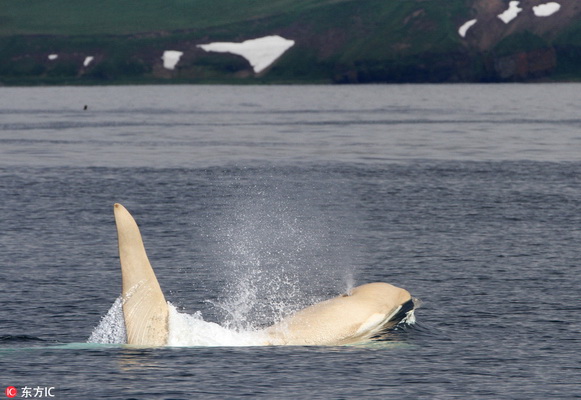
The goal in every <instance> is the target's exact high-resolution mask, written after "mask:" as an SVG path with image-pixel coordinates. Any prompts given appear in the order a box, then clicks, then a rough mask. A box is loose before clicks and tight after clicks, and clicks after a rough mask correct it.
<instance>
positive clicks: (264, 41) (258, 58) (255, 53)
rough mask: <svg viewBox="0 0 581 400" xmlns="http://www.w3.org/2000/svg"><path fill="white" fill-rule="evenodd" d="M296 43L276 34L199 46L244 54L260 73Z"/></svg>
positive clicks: (207, 49) (211, 49)
mask: <svg viewBox="0 0 581 400" xmlns="http://www.w3.org/2000/svg"><path fill="white" fill-rule="evenodd" d="M294 44H295V42H294V40H288V39H285V38H283V37H281V36H278V35H275V36H265V37H263V38H258V39H251V40H246V41H244V42H242V43H230V42H216V43H209V44H201V45H198V47H200V48H202V49H204V50H205V51H213V52H217V53H232V54H236V55H239V56H242V57H244V58H246V59H247V60H248V62H249V63H250V65H251V66H252V68H253V69H254V72H255V73H259V72H261V71H263V70H264V69H266V68H268V67H269V66H270V65H271V64H272V63H273V62H275V61H276V60H277V59H278V58H279V57H280V56H282V55H283V54H284V53H285V52H286V51H287V50H288V49H290V48H291V47H292V46H293V45H294Z"/></svg>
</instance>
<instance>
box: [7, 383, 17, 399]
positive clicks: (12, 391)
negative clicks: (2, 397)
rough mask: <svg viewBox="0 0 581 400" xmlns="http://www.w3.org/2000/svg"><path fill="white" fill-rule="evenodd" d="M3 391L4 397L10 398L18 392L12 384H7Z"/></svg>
mask: <svg viewBox="0 0 581 400" xmlns="http://www.w3.org/2000/svg"><path fill="white" fill-rule="evenodd" d="M4 392H5V393H6V397H10V398H13V397H16V395H17V394H18V390H17V389H16V388H15V387H14V386H8V387H7V388H6V390H5V391H4Z"/></svg>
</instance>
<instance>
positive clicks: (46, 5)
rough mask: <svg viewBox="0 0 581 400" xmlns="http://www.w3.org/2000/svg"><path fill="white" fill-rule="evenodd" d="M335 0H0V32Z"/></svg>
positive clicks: (219, 20) (193, 21) (108, 26)
mask: <svg viewBox="0 0 581 400" xmlns="http://www.w3.org/2000/svg"><path fill="white" fill-rule="evenodd" d="M340 2H341V1H337V0H246V1H240V0H219V1H217V0H98V1H96V0H26V1H14V0H2V1H1V2H0V36H8V35H29V34H34V35H37V34H46V35H103V34H109V35H126V34H134V33H141V32H154V31H173V30H182V29H206V28H211V27H217V26H222V25H229V24H233V23H239V22H242V21H252V20H255V19H259V18H267V17H271V16H275V15H280V14H288V15H293V14H295V13H297V12H302V11H305V10H308V9H311V8H316V7H320V6H324V5H326V4H329V3H340Z"/></svg>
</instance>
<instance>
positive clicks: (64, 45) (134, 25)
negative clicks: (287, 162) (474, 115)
mask: <svg viewBox="0 0 581 400" xmlns="http://www.w3.org/2000/svg"><path fill="white" fill-rule="evenodd" d="M472 2H473V0H449V1H447V2H445V4H443V3H442V2H439V1H433V0H432V1H426V0H244V1H240V0H98V1H96V0H26V1H15V0H0V76H2V75H4V76H15V77H18V76H20V77H24V76H29V75H30V76H32V75H34V74H36V75H42V76H45V77H46V76H48V77H49V78H50V77H59V76H66V77H67V79H72V80H74V79H76V78H75V76H76V74H77V72H75V67H74V65H75V64H76V65H78V64H79V61H78V60H69V64H70V65H68V66H67V65H64V64H65V60H64V59H59V63H62V65H59V67H58V68H56V69H55V68H54V65H56V64H57V63H52V64H50V65H49V64H47V62H46V54H47V52H49V53H50V52H55V53H59V54H61V53H66V52H68V53H69V54H78V57H81V56H82V55H88V54H94V53H98V52H99V51H100V52H101V53H102V55H103V57H102V61H99V60H98V61H96V62H95V65H93V66H92V68H94V69H96V70H95V71H93V72H94V73H93V75H92V76H93V77H95V76H101V77H103V76H104V77H106V78H107V79H113V80H119V79H120V77H121V78H122V77H126V78H127V77H130V76H138V75H143V76H146V77H148V76H149V77H152V76H153V75H152V67H151V65H152V63H154V62H156V60H158V59H159V54H160V52H161V51H162V50H164V49H169V48H172V49H178V50H182V51H185V52H186V53H188V52H191V51H192V49H193V48H195V44H196V43H201V42H206V41H221V40H227V41H239V40H244V39H248V38H252V37H258V36H263V35H268V34H281V35H282V36H285V37H288V38H292V39H295V40H296V43H297V44H296V45H295V47H293V48H292V49H291V50H290V51H289V52H287V53H286V54H285V56H284V57H283V58H282V59H281V60H279V62H277V64H276V65H275V66H274V68H272V70H271V71H270V72H269V73H268V74H267V76H266V77H265V78H264V79H266V80H269V79H270V80H277V81H285V80H288V81H293V80H300V81H329V80H332V79H338V80H341V78H337V77H338V76H339V77H340V76H341V74H346V75H348V74H349V73H352V72H353V71H354V70H357V71H358V72H357V73H358V74H359V76H360V77H361V76H363V77H367V78H365V79H368V80H371V81H373V80H374V79H376V78H377V77H380V78H379V79H380V80H381V79H387V80H388V81H390V80H393V81H398V80H404V81H405V80H408V81H413V80H414V79H418V80H424V81H430V80H436V81H438V80H448V79H449V78H450V77H449V74H450V68H451V67H450V65H451V64H450V60H451V59H458V60H459V64H461V63H464V65H463V66H462V68H463V69H464V71H463V74H464V78H466V79H471V78H470V76H471V75H470V74H471V72H470V71H471V70H472V69H473V70H474V71H476V70H477V69H478V68H481V66H478V65H476V64H474V65H470V62H471V61H468V62H467V61H466V60H467V59H468V57H467V56H466V48H465V47H464V46H463V44H462V41H461V39H460V37H459V35H458V33H457V29H458V26H460V24H461V23H462V22H464V21H466V20H467V19H468V18H469V17H470V13H471V10H470V7H471V4H472ZM580 24H581V23H580ZM580 24H577V25H580ZM580 31H581V30H579V29H578V28H574V29H572V30H570V31H569V32H568V36H569V37H574V38H577V37H581V35H579V34H578V32H580ZM150 33H154V34H150ZM563 37H564V35H562V36H561V39H562V38H563ZM557 41H559V40H557ZM578 41H581V39H580V40H578ZM144 49H146V50H144ZM34 54H37V55H36V56H34ZM576 56H577V54H576V53H575V54H572V55H571V58H572V60H574V58H575V57H576ZM7 60H8V61H7ZM9 60H19V61H18V62H17V63H14V62H13V61H9ZM191 62H192V63H194V62H195V64H196V65H195V66H193V67H191V69H190V71H189V72H187V71H185V70H182V71H181V72H180V73H177V74H175V76H174V78H176V77H178V78H183V79H191V78H192V77H193V76H199V77H201V79H202V80H204V79H206V80H207V79H214V78H217V79H222V78H221V76H225V75H224V74H226V75H228V74H229V76H230V77H233V76H234V75H235V73H236V71H240V70H241V69H244V65H243V64H244V63H242V64H241V63H240V62H238V61H236V60H235V59H233V58H228V57H227V56H224V55H216V54H207V55H200V54H197V55H196V56H195V61H191ZM454 62H455V61H454ZM99 63H101V64H99ZM186 63H187V60H185V59H184V61H183V62H181V64H182V65H185V64H186ZM16 64H17V65H16ZM192 65H193V64H192ZM572 65H573V64H572ZM446 69H447V70H446ZM77 70H78V69H77ZM184 71H185V72H184ZM180 74H181V75H180ZM476 74H477V73H476ZM472 76H476V75H472ZM85 77H86V75H85ZM18 79H20V78H18ZM228 79H229V78H228ZM456 79H463V76H459V77H457V78H456Z"/></svg>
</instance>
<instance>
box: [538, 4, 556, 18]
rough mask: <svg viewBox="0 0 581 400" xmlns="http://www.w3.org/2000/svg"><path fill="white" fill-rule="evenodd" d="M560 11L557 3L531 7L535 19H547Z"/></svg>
mask: <svg viewBox="0 0 581 400" xmlns="http://www.w3.org/2000/svg"><path fill="white" fill-rule="evenodd" d="M560 9H561V5H560V4H559V3H555V2H550V3H545V4H539V5H538V6H534V7H533V12H534V13H535V15H536V16H537V17H548V16H551V15H553V14H554V13H556V12H557V11H559V10H560Z"/></svg>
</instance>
